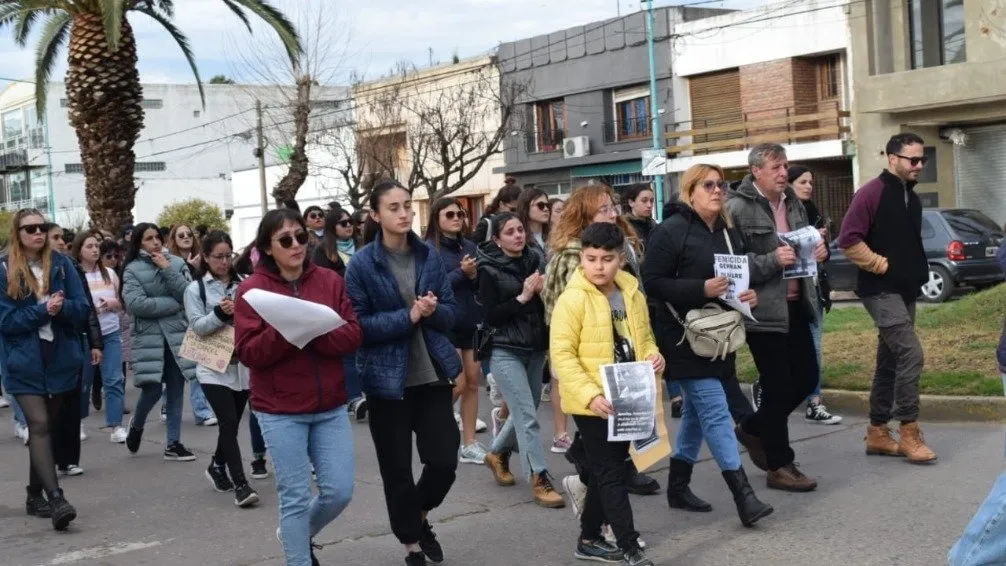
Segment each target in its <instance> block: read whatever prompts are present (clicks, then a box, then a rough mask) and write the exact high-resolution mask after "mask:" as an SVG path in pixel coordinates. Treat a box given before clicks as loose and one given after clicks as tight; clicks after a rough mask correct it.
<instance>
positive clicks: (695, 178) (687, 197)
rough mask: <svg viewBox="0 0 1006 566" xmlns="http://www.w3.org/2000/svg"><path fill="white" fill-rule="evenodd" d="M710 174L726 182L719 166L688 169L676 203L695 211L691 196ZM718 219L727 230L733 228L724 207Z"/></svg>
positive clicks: (702, 164) (702, 165) (683, 177)
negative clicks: (724, 224)
mask: <svg viewBox="0 0 1006 566" xmlns="http://www.w3.org/2000/svg"><path fill="white" fill-rule="evenodd" d="M710 173H716V174H717V175H719V176H720V180H721V181H725V180H726V175H724V174H723V168H722V167H720V166H719V165H708V164H706V163H697V164H695V165H692V166H691V167H689V168H688V170H687V171H685V173H684V175H682V177H681V188H680V189H679V192H678V201H679V202H681V204H683V205H685V206H687V207H688V208H691V209H692V210H695V209H694V207H692V194H693V193H694V192H695V187H698V186H699V183H701V182H702V181H704V180H705V179H706V177H707V176H708V175H709V174H710ZM725 196H726V195H725V194H724V197H725ZM720 218H722V219H723V221H724V222H726V224H727V228H733V227H734V223H733V221H732V220H731V219H730V214H729V213H728V212H727V207H726V206H724V207H723V208H721V209H720Z"/></svg>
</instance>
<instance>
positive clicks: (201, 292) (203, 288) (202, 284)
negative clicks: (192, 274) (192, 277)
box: [196, 277, 207, 309]
mask: <svg viewBox="0 0 1006 566" xmlns="http://www.w3.org/2000/svg"><path fill="white" fill-rule="evenodd" d="M196 281H197V282H198V283H199V298H200V299H202V301H203V308H204V309H205V308H207V305H206V283H205V282H204V281H203V278H202V277H199V278H198V279H196Z"/></svg>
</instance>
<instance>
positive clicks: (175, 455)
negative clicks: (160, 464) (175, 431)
mask: <svg viewBox="0 0 1006 566" xmlns="http://www.w3.org/2000/svg"><path fill="white" fill-rule="evenodd" d="M164 459H165V460H173V461H175V462H191V461H193V460H195V459H196V455H195V454H193V453H192V452H189V451H188V450H186V448H185V446H183V445H182V443H181V442H175V443H173V444H169V445H168V447H167V448H165V449H164Z"/></svg>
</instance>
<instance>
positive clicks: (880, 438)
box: [865, 424, 905, 456]
mask: <svg viewBox="0 0 1006 566" xmlns="http://www.w3.org/2000/svg"><path fill="white" fill-rule="evenodd" d="M865 440H866V455H867V456H904V455H905V454H904V453H903V452H902V451H901V448H900V447H899V446H898V441H897V440H894V435H893V434H891V429H890V428H888V426H887V425H886V424H885V425H879V426H874V425H868V426H867V427H866V439H865Z"/></svg>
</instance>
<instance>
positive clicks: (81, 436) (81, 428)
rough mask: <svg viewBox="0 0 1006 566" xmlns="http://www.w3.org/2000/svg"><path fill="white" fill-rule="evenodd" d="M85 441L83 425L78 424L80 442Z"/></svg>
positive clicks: (85, 433)
mask: <svg viewBox="0 0 1006 566" xmlns="http://www.w3.org/2000/svg"><path fill="white" fill-rule="evenodd" d="M85 440H87V431H85V430H84V423H80V441H81V442H83V441H85Z"/></svg>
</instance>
